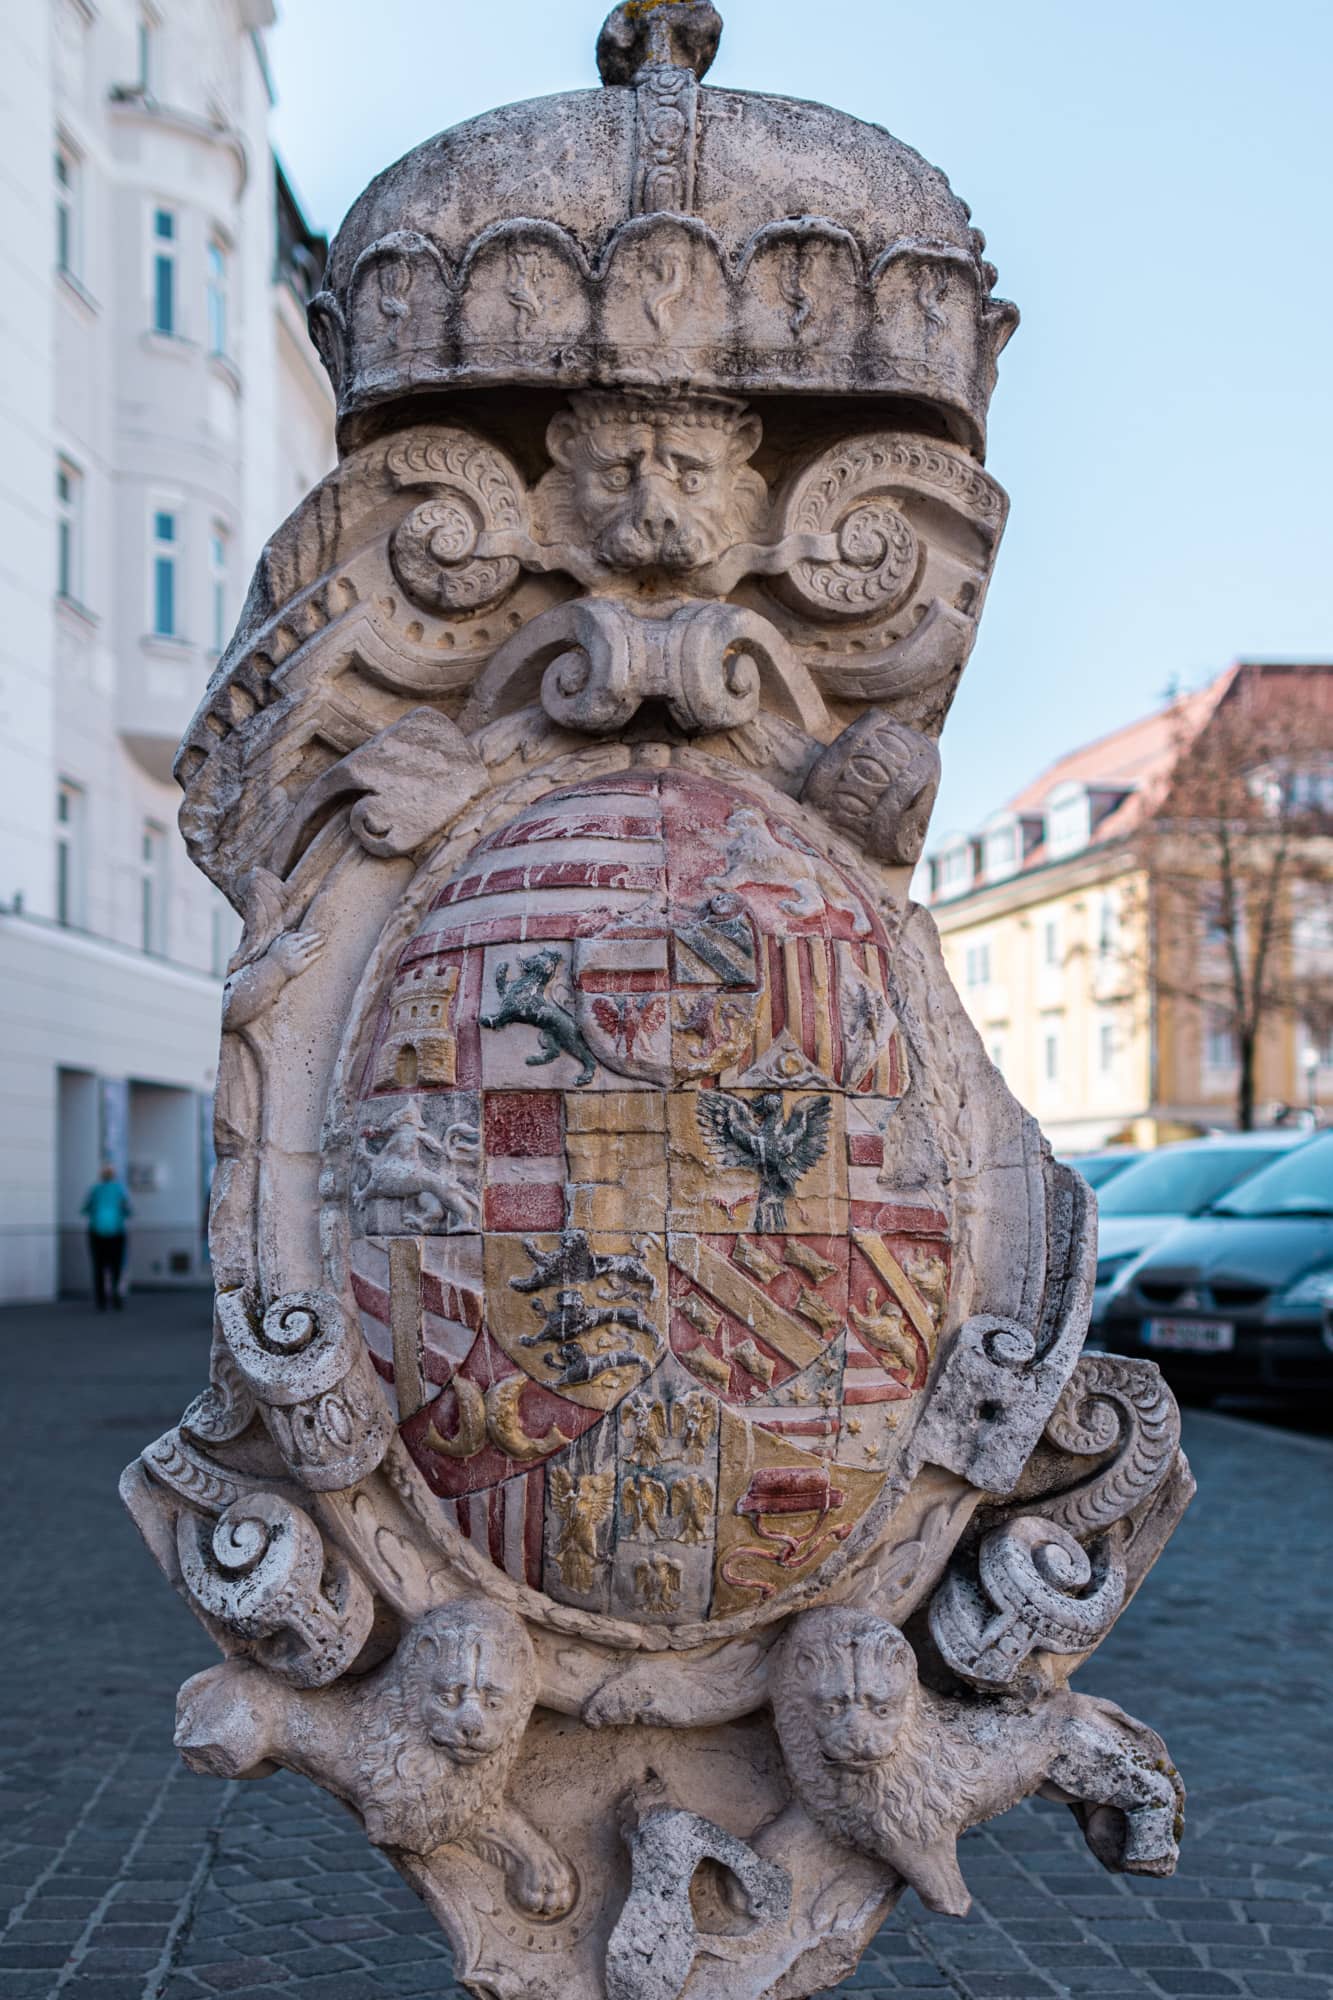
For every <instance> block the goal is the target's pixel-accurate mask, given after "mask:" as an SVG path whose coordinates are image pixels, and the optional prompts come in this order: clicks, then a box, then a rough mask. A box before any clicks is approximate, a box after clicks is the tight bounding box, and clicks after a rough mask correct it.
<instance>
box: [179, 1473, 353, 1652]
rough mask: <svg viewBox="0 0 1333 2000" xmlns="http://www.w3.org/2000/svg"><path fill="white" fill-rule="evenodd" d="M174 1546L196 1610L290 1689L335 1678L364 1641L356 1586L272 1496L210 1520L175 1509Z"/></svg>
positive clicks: (302, 1518) (249, 1500) (307, 1525)
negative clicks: (245, 1642) (238, 1640)
mask: <svg viewBox="0 0 1333 2000" xmlns="http://www.w3.org/2000/svg"><path fill="white" fill-rule="evenodd" d="M176 1546H177V1553H178V1555H179V1557H180V1566H181V1574H182V1576H183V1577H184V1579H185V1583H186V1587H187V1588H188V1590H189V1592H190V1595H191V1596H192V1597H193V1598H194V1599H195V1601H196V1603H197V1604H198V1605H199V1606H200V1608H201V1609H202V1610H203V1611H205V1612H206V1613H207V1614H208V1616H209V1617H210V1618H213V1619H216V1620H217V1622H218V1623H219V1624H220V1625H222V1626H224V1627H225V1628H226V1629H227V1630H228V1631H229V1632H233V1633H235V1634H236V1635H237V1636H238V1637H239V1638H242V1639H245V1640H248V1641H250V1642H252V1643H251V1648H250V1650H252V1651H253V1653H254V1656H255V1658H256V1659H258V1660H260V1661H262V1663H263V1664H264V1665H265V1666H266V1667H268V1668H269V1669H270V1670H271V1671H272V1672H273V1673H275V1674H278V1675H280V1676H281V1678H282V1679H283V1680H286V1681H289V1682H290V1683H291V1685H292V1686H293V1687H300V1688H316V1687H326V1686H327V1685H328V1684H329V1682H330V1681H334V1680H337V1678H338V1676H339V1675H340V1674H342V1673H345V1672H346V1671H347V1668H348V1667H349V1666H350V1665H351V1664H352V1661H353V1660H354V1659H355V1658H356V1656H357V1654H358V1653H359V1652H360V1651H361V1648H362V1647H363V1646H364V1644H365V1642H366V1639H367V1638H368V1637H369V1634H370V1628H371V1626H372V1624H373V1623H374V1616H375V1610H374V1604H373V1601H372V1599H371V1595H370V1592H369V1591H368V1590H367V1588H366V1586H365V1584H364V1583H363V1582H362V1581H361V1579H360V1577H359V1576H358V1575H357V1574H356V1572H355V1571H354V1570H353V1569H352V1568H351V1567H350V1565H349V1564H348V1563H347V1561H346V1560H345V1559H344V1557H343V1556H341V1555H340V1554H338V1553H337V1552H334V1551H328V1550H326V1549H325V1546H324V1541H323V1538H322V1537H321V1535H320V1532H319V1530H318V1528H317V1527H316V1526H315V1524H314V1522H313V1521H312V1520H310V1518H309V1516H308V1515H305V1514H303V1513H302V1512H301V1510H300V1509H299V1508H298V1507H293V1506H291V1505H290V1504H289V1503H288V1502H287V1501H285V1500H282V1499H280V1498H279V1497H278V1496H277V1495H276V1494H274V1493H250V1494H247V1495H246V1496H245V1497H244V1498H243V1499H240V1500H237V1501H235V1502H233V1503H232V1505H231V1506H229V1507H227V1508H226V1509H225V1510H224V1512H223V1513H222V1514H220V1515H219V1516H218V1518H217V1520H216V1521H208V1520H204V1519H202V1518H201V1517H200V1516H199V1515H198V1514H195V1513H191V1512H186V1513H183V1514H182V1515H181V1516H180V1519H179V1521H178V1522H177V1526H176Z"/></svg>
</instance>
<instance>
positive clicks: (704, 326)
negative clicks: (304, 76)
mask: <svg viewBox="0 0 1333 2000" xmlns="http://www.w3.org/2000/svg"><path fill="white" fill-rule="evenodd" d="M720 32H721V22H720V20H719V17H718V15H717V13H716V11H715V9H714V8H713V7H712V6H711V5H709V4H707V0H655V4H654V0H628V4H626V5H623V6H621V7H618V8H616V10H615V11H614V12H613V13H612V15H611V16H610V18H609V19H608V21H607V23H606V25H605V27H604V28H603V30H602V34H601V39H600V41H599V44H598V59H599V63H600V66H601V72H602V76H603V79H604V83H605V88H603V89H602V90H600V91H573V92H570V93H568V94H566V95H562V96H556V97H545V98H537V99H534V100H532V101H530V102H528V103H524V104H513V105H508V106H506V107H505V108H504V109H502V110H499V111H493V112H489V113H487V114H486V115H485V116H483V117H480V118H474V119H469V120H468V121H467V122H466V123H465V124H462V125H458V126H455V127H454V128H453V130H452V131H448V132H443V133H441V134H440V135H439V136H438V137H437V138H434V139H431V140H428V141H427V142H426V144H425V145H423V146H419V147H418V148H417V149H416V151H415V152H412V153H409V154H408V155H407V156H406V157H405V158H404V159H402V160H400V161H399V162H398V164H397V165H396V166H393V167H390V168H389V169H388V171H387V172H385V173H384V174H381V175H380V177H379V179H378V180H376V181H374V182H372V183H371V185H370V187H369V188H368V189H367V190H366V192H365V194H364V195H362V197H361V199H360V200H359V201H358V202H357V203H356V204H355V206H354V207H353V209H352V210H351V212H350V214H349V215H348V217H347V220H346V221H345V223H344V224H343V227H342V229H341V230H340V231H339V233H338V236H337V238H336V240H335V241H334V244H333V248H332V251H331V253H330V257H329V266H328V271H327V273H326V276H325V284H324V289H323V290H322V291H321V292H320V293H319V295H318V296H317V297H316V298H315V299H314V300H313V301H312V303H311V307H310V326H311V332H312V335H313V337H314V340H315V342H316V345H317V346H318V348H319V351H320V353H321V355H322V356H323V359H324V363H325V366H326V367H327V368H328V371H329V374H330V376H331V377H332V379H333V383H334V387H335V389H336V391H337V395H338V415H339V425H340V431H341V434H342V437H343V441H344V443H347V442H355V441H356V438H357V436H358V434H359V433H358V427H357V422H356V420H358V419H361V418H363V417H364V416H365V415H366V413H368V412H370V411H372V410H378V409H380V408H382V407H383V406H384V405H385V404H393V403H398V402H401V401H402V400H404V399H407V398H410V397H414V396H420V395H422V394H430V393H432V392H434V393H438V392H439V391H440V390H443V389H453V388H469V389H475V388H485V387H503V386H508V385H515V384H527V385H532V386H549V387H552V388H560V389H571V388H595V387H597V386H599V385H612V384H614V385H615V386H616V387H618V388H621V389H623V388H625V387H627V386H633V385H640V386H642V387H645V388H652V389H665V390H671V389H673V388H682V387H684V386H686V385H688V386H690V387H691V388H692V389H694V390H695V391H722V392H730V393H733V394H737V395H743V396H746V397H749V396H754V395H760V394H773V393H787V392H795V393H803V394H811V393H838V394H853V393H854V394H857V395H860V396H867V395H870V396H883V397H893V398H900V399H902V398H906V399H911V401H913V402H914V403H917V404H925V405H928V406H931V407H933V408H934V409H935V410H936V411H937V412H938V414H939V416H940V418H941V419H942V420H943V424H944V426H945V428H946V429H947V431H948V433H949V435H951V436H952V437H954V438H956V439H957V440H958V441H959V442H961V443H963V444H965V445H967V446H968V447H969V448H970V449H972V450H974V451H978V452H980V451H981V450H982V449H983V448H984V442H985V418H986V409H987V405H988V403H989V401H990V396H991V391H992V389H993V388H994V384H995V362H996V357H997V356H998V354H999V352H1000V350H1001V348H1002V347H1003V346H1004V343H1005V341H1006V340H1007V339H1008V337H1009V335H1010V333H1011V332H1012V331H1013V328H1014V326H1015V324H1016V322H1017V317H1018V315H1017V312H1016V310H1015V308H1014V307H1013V306H1012V305H1010V304H1008V303H1007V302H1006V301H1005V300H1002V299H996V298H994V297H993V296H992V287H993V285H994V282H995V270H994V267H993V266H992V265H991V264H989V263H987V262H986V261H985V259H984V256H983V251H984V248H985V239H984V238H983V237H982V235H981V234H980V232H979V231H977V230H975V229H973V228H972V227H971V221H970V211H969V209H968V207H967V205H966V203H965V202H962V201H960V200H959V199H958V197H957V196H956V195H955V194H954V193H953V192H952V191H951V189H950V187H949V183H948V181H947V180H946V179H945V177H944V175H943V174H942V173H940V171H939V170H938V168H936V167H932V166H930V165H929V164H928V163H927V162H926V161H925V160H923V159H922V158H921V157H920V155H919V154H917V153H914V152H913V151H912V150H911V149H910V148H909V147H907V146H904V145H903V144H901V143H900V141H898V140H897V139H894V138H892V137H891V136H890V135H889V133H887V132H886V131H884V130H883V129H882V128H881V127H880V126H877V125H868V124H864V123H862V122H861V121H860V120H858V119H855V118H850V117H848V116H846V115H845V114H844V113H842V112H838V111H834V110H830V109H829V108H828V107H826V106H824V105H817V104H805V103H801V102H799V101H797V100H795V99H791V98H779V97H770V96H765V95H759V94H756V93H752V92H748V91H732V90H718V89H712V88H704V87H702V86H701V78H702V77H703V75H704V73H705V72H706V71H707V69H708V66H709V64H710V63H711V61H712V57H713V54H714V52H715V50H716V47H717V41H718V36H719V34H720Z"/></svg>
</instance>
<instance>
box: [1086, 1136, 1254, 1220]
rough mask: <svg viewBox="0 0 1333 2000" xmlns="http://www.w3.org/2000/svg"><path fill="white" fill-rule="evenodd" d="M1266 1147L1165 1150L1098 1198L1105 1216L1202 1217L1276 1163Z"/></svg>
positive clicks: (1138, 1164) (1129, 1170)
mask: <svg viewBox="0 0 1333 2000" xmlns="http://www.w3.org/2000/svg"><path fill="white" fill-rule="evenodd" d="M1279 1150H1280V1149H1279V1147H1277V1146H1274V1148H1273V1150H1272V1152H1271V1153H1270V1152H1269V1151H1268V1150H1267V1148H1266V1147H1263V1146H1228V1145H1225V1144H1221V1143H1219V1144H1218V1145H1216V1146H1181V1147H1170V1146H1168V1147H1166V1148H1164V1149H1163V1151H1162V1152H1160V1153H1148V1154H1147V1155H1145V1157H1144V1158H1143V1159H1141V1160H1138V1161H1136V1162H1135V1164H1134V1165H1133V1166H1132V1167H1126V1168H1125V1171H1124V1173H1123V1174H1117V1175H1116V1177H1115V1179H1114V1180H1113V1181H1112V1183H1111V1185H1110V1187H1109V1188H1107V1190H1106V1192H1105V1193H1104V1194H1102V1195H1100V1196H1099V1197H1098V1201H1097V1208H1098V1212H1099V1214H1101V1215H1201V1214H1202V1213H1203V1211H1204V1209H1206V1208H1209V1207H1211V1206H1212V1204H1213V1203H1214V1202H1215V1201H1216V1200H1217V1198H1218V1196H1219V1195H1224V1194H1226V1192H1227V1191H1228V1189H1229V1188H1234V1187H1235V1186H1236V1185H1237V1184H1238V1182H1240V1181H1243V1180H1245V1179H1246V1177H1247V1176H1248V1175H1250V1174H1254V1173H1257V1172H1258V1171H1259V1169H1260V1167H1267V1166H1269V1165H1271V1164H1272V1162H1273V1160H1274V1159H1276V1158H1277V1157H1278V1154H1279Z"/></svg>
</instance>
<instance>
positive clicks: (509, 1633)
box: [408, 1611, 533, 1765]
mask: <svg viewBox="0 0 1333 2000" xmlns="http://www.w3.org/2000/svg"><path fill="white" fill-rule="evenodd" d="M412 1643H414V1646H415V1660H414V1663H413V1665H412V1666H411V1667H410V1668H409V1669H408V1672H409V1674H410V1675H414V1676H415V1679H416V1687H417V1700H418V1703H419V1705H420V1718H421V1726H422V1728H423V1730H424V1732H425V1734H426V1735H427V1736H428V1737H429V1738H430V1740H431V1742H432V1743H434V1744H435V1745H437V1747H438V1748H439V1749H441V1750H445V1751H447V1752H448V1754H449V1756H450V1757H452V1758H453V1760H454V1762H455V1763H456V1764H466V1765H471V1764H479V1763H481V1762H483V1761H484V1760H485V1759H486V1758H488V1757H493V1756H495V1754H496V1752H497V1751H500V1750H503V1749H504V1748H505V1746H506V1744H507V1743H508V1742H509V1741H510V1740H511V1738H512V1737H513V1735H514V1732H515V1729H516V1728H517V1729H518V1730H521V1729H522V1728H523V1727H524V1725H525V1724H526V1722H527V1718H528V1712H529V1710H530V1709H531V1707H532V1692H533V1690H532V1649H531V1646H530V1645H529V1644H528V1641H527V1638H526V1635H524V1634H523V1633H522V1631H521V1629H520V1628H519V1627H518V1626H516V1625H515V1624H514V1622H513V1620H512V1619H504V1620H503V1621H501V1620H500V1619H494V1620H491V1619H488V1618H487V1617H486V1616H485V1615H484V1613H481V1612H478V1611H472V1612H471V1613H469V1614H468V1615H467V1616H465V1617H464V1616H460V1617H458V1618H455V1619H453V1620H451V1621H449V1622H447V1623H446V1622H445V1621H444V1619H443V1615H442V1614H437V1617H436V1619H435V1621H434V1622H433V1623H432V1621H431V1620H427V1621H426V1629H422V1628H420V1627H419V1628H418V1632H417V1634H415V1635H414V1638H413V1642H412Z"/></svg>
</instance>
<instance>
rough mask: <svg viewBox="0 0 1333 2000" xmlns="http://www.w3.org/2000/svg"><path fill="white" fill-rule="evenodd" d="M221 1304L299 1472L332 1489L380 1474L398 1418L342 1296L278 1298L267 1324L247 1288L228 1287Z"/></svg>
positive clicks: (276, 1436) (319, 1487) (281, 1444)
mask: <svg viewBox="0 0 1333 2000" xmlns="http://www.w3.org/2000/svg"><path fill="white" fill-rule="evenodd" d="M218 1309H219V1313H220V1315H221V1318H222V1324H223V1328H224V1331H225V1333H226V1338H227V1343H228V1346H229V1347H230V1349H231V1352H232V1354H233V1356H234V1357H235V1360H236V1363H237V1365H238V1367H239V1368H240V1370H241V1373H242V1374H243V1375H244V1376H245V1379H246V1381H247V1382H248V1384H249V1385H250V1388H251V1389H252V1390H253V1392H254V1394H255V1396H256V1397H257V1398H258V1400H259V1401H260V1403H261V1404H263V1405H264V1418H265V1421H266V1423H267V1424H268V1427H269V1430H270V1432H271V1433H272V1436H273V1440H274V1443H275V1444H276V1445H277V1447H278V1449H279V1451H280V1452H281V1453H282V1455H283V1457H284V1458H285V1459H286V1461H287V1463H288V1465H289V1466H290V1467H291V1469H292V1471H293V1472H294V1473H295V1475H296V1477H297V1478H298V1479H300V1480H301V1481H302V1482H303V1483H304V1484H305V1485H306V1486H308V1487H310V1488H311V1489H312V1490H313V1491H315V1492H329V1491H335V1490H338V1489H340V1488H342V1487H344V1486H352V1485H355V1484H356V1482H357V1481H358V1480H359V1479H364V1478H365V1477H366V1476H367V1474H368V1473H371V1472H373V1471H374V1469H375V1467H376V1466H377V1465H378V1464H379V1462H380V1460H381V1459H382V1458H383V1456H384V1454H385V1452H386V1451H387V1450H388V1447H389V1443H390V1441H391V1439H392V1437H393V1418H392V1417H391V1415H390V1414H389V1410H388V1406H387V1405H386V1403H385V1401H384V1398H383V1396H382V1395H381V1394H380V1391H379V1386H378V1384H377V1383H376V1381H375V1379H374V1376H373V1375H372V1373H371V1370H370V1363H369V1361H368V1360H367V1358H366V1352H365V1349H364V1347H363V1346H362V1344H361V1342H360V1340H359V1339H358V1338H356V1337H354V1335H353V1334H352V1332H351V1331H350V1329H349V1328H348V1325H347V1322H346V1320H345V1318H344V1316H343V1313H342V1309H341V1307H340V1306H339V1304H338V1302H337V1300H336V1299H335V1298H333V1297H332V1295H331V1294H330V1293H328V1292H292V1293H289V1294H288V1295H287V1296H286V1297H285V1298H281V1299H277V1300H275V1301H274V1302H273V1304H272V1305H270V1306H269V1308H268V1310H267V1311H266V1312H265V1313H264V1315H263V1319H262V1322H261V1323H260V1324H259V1325H256V1324H255V1321H254V1319H253V1317H252V1314H251V1309H250V1307H249V1305H248V1304H247V1302H246V1299H245V1296H244V1294H242V1293H239V1292H230V1293H223V1294H222V1295H221V1296H220V1298H219V1301H218Z"/></svg>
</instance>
